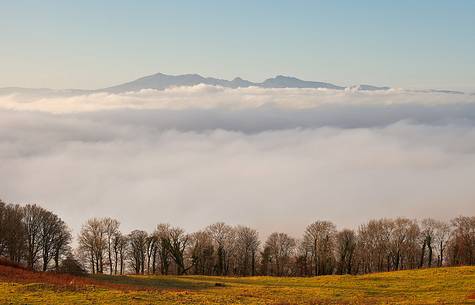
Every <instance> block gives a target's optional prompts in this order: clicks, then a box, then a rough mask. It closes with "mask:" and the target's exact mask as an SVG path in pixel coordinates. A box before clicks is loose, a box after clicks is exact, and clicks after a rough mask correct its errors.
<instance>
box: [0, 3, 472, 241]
mask: <svg viewBox="0 0 475 305" xmlns="http://www.w3.org/2000/svg"><path fill="white" fill-rule="evenodd" d="M474 13H475V1H423V0H420V1H325V2H324V1H265V0H263V1H167V2H161V1H145V0H144V1H120V0H116V1H88V0H84V1H68V0H65V1H21V0H18V1H2V3H1V5H0V88H2V87H6V86H19V87H30V88H45V87H46V88H59V89H60V88H78V89H95V88H103V87H108V86H112V85H116V84H119V83H122V82H126V81H130V80H133V79H136V78H139V77H142V76H144V75H149V74H153V73H157V72H161V73H166V74H184V73H199V74H201V75H204V76H213V77H220V78H226V79H232V78H234V77H236V76H240V77H242V78H246V79H249V80H251V81H255V82H259V81H262V80H264V79H266V78H269V77H273V76H275V75H279V74H282V75H291V76H295V77H299V78H302V79H307V80H315V81H325V82H331V83H334V84H337V85H343V86H350V85H354V84H362V83H363V84H372V85H377V86H378V85H379V86H383V85H388V86H391V89H389V90H376V91H363V90H358V89H357V88H347V89H345V90H332V89H322V88H319V89H311V88H300V89H299V88H258V87H249V88H223V87H219V86H209V85H204V84H199V85H196V86H190V87H171V88H166V89H165V90H153V89H147V88H144V89H142V90H138V91H130V92H121V93H110V92H109V93H108V92H105V91H55V90H20V89H18V88H9V89H2V90H0V176H1V177H2V178H3V177H6V179H2V181H1V182H0V198H1V199H2V200H3V201H5V202H8V203H19V204H26V203H36V204H39V205H41V206H43V207H45V208H47V209H49V210H51V211H53V212H55V213H57V214H58V215H59V216H60V217H61V218H62V219H64V220H65V221H66V223H67V224H68V225H69V226H70V227H71V229H72V230H73V234H74V235H75V234H77V233H78V232H79V230H80V228H81V225H82V224H83V223H84V222H85V221H86V220H87V219H88V218H90V217H113V218H116V219H118V220H119V221H120V222H121V225H122V230H123V231H124V232H129V231H131V230H133V229H145V230H148V231H152V230H153V229H154V228H155V227H156V225H157V224H159V223H170V224H173V225H177V226H180V227H182V228H184V229H185V230H186V231H187V232H193V231H196V230H200V229H202V228H204V227H205V226H206V225H209V224H212V223H214V222H218V221H225V222H227V223H229V224H232V225H239V224H240V225H246V226H251V227H253V228H256V229H257V230H258V231H259V232H260V234H261V238H264V237H265V236H267V235H268V234H270V233H272V232H274V231H279V232H287V233H289V234H291V235H292V236H294V237H300V236H301V235H302V233H303V232H304V230H305V227H306V225H308V224H310V223H312V222H314V221H316V220H329V221H332V222H334V223H335V224H336V225H337V226H338V228H339V229H342V228H353V229H357V228H358V226H359V225H360V224H363V223H365V222H367V221H368V220H370V219H374V218H386V217H392V218H395V217H407V218H411V219H423V218H426V217H432V218H436V219H441V220H446V221H449V220H450V219H451V218H453V217H457V216H459V215H466V216H473V215H475V204H474V202H475V188H474V187H473V181H475V18H474V16H475V14H474ZM428 88H433V89H453V90H462V91H465V92H466V93H465V94H454V93H447V92H441V91H439V92H437V91H431V90H412V89H428Z"/></svg>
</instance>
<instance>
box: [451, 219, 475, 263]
mask: <svg viewBox="0 0 475 305" xmlns="http://www.w3.org/2000/svg"><path fill="white" fill-rule="evenodd" d="M452 226H453V228H454V230H453V232H452V238H451V241H450V262H451V264H452V265H474V264H475V216H472V217H466V216H459V217H457V218H455V219H453V220H452Z"/></svg>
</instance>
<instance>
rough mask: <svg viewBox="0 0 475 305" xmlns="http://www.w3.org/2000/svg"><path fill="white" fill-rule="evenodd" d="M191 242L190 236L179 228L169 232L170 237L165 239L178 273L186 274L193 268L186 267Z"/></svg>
mask: <svg viewBox="0 0 475 305" xmlns="http://www.w3.org/2000/svg"><path fill="white" fill-rule="evenodd" d="M189 242H190V236H189V235H188V234H185V231H184V230H183V229H181V228H178V227H172V228H170V229H169V230H168V237H167V238H166V239H165V245H166V247H167V249H168V252H169V253H170V256H171V257H172V259H173V261H174V262H175V265H176V273H177V274H179V275H181V274H185V273H186V272H187V271H188V269H190V268H191V267H192V266H189V267H186V266H185V256H184V254H185V250H186V247H187V246H188V244H189Z"/></svg>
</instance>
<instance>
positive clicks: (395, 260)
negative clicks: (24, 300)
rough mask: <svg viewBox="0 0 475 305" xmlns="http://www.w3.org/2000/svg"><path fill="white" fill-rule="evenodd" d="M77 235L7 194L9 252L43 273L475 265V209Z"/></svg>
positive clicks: (99, 224) (318, 271)
mask: <svg viewBox="0 0 475 305" xmlns="http://www.w3.org/2000/svg"><path fill="white" fill-rule="evenodd" d="M71 242H72V236H71V231H70V229H69V228H68V227H67V225H66V224H65V223H64V222H63V221H62V220H61V219H60V218H59V217H58V216H57V215H55V214H54V213H52V212H50V211H47V210H46V209H44V208H41V207H39V206H37V205H25V206H19V205H13V204H5V203H3V202H1V201H0V256H1V257H6V258H8V259H9V260H11V261H12V262H16V263H21V264H24V265H26V266H27V267H29V268H31V269H35V270H43V271H47V270H60V268H61V264H62V262H65V261H68V262H69V263H70V262H71V260H74V261H75V262H77V263H78V264H80V265H81V266H82V267H83V268H85V269H86V270H88V272H90V273H93V274H95V273H108V274H126V273H135V274H164V275H166V274H178V275H182V274H196V275H220V276H227V275H230V276H252V275H272V276H318V275H326V274H363V273H372V272H382V271H393V270H402V269H416V268H427V267H441V266H459V265H474V264H475V217H466V216H460V217H457V218H454V219H453V220H451V221H450V222H444V221H439V220H434V219H430V218H428V219H423V220H421V221H418V220H414V219H408V218H396V219H376V220H370V221H368V222H367V223H365V224H362V225H360V226H359V227H358V228H357V229H356V230H351V229H343V230H337V228H336V226H335V224H333V223H332V222H329V221H316V222H314V223H312V224H310V225H308V226H307V228H306V230H305V232H304V234H303V235H302V236H301V237H300V238H294V237H292V236H289V235H288V234H286V233H283V232H274V233H272V234H270V235H269V236H268V237H267V238H266V239H265V240H261V239H260V237H259V233H258V232H257V231H256V230H255V229H253V228H250V227H247V226H230V225H228V224H225V223H222V222H219V223H215V224H212V225H209V226H208V227H206V228H204V229H202V230H200V231H198V232H194V233H187V232H185V230H183V229H182V228H179V227H175V226H171V225H169V224H159V225H157V227H156V229H155V230H154V231H153V232H147V231H144V230H133V231H132V232H130V233H128V234H125V233H123V232H121V230H120V223H119V221H118V220H116V219H112V218H92V219H89V220H87V221H86V223H85V224H84V225H83V226H82V228H81V230H80V232H79V234H78V236H77V247H76V248H75V249H73V248H72V247H71Z"/></svg>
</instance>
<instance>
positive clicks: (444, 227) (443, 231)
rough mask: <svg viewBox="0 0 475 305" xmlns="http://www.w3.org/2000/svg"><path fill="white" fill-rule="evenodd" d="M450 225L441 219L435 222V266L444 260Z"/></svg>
mask: <svg viewBox="0 0 475 305" xmlns="http://www.w3.org/2000/svg"><path fill="white" fill-rule="evenodd" d="M450 232H451V229H450V225H449V224H448V223H446V222H443V221H436V222H435V230H434V243H435V248H436V251H437V266H438V267H442V265H443V264H444V261H445V256H444V255H445V250H446V248H447V244H448V242H449V238H450Z"/></svg>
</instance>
